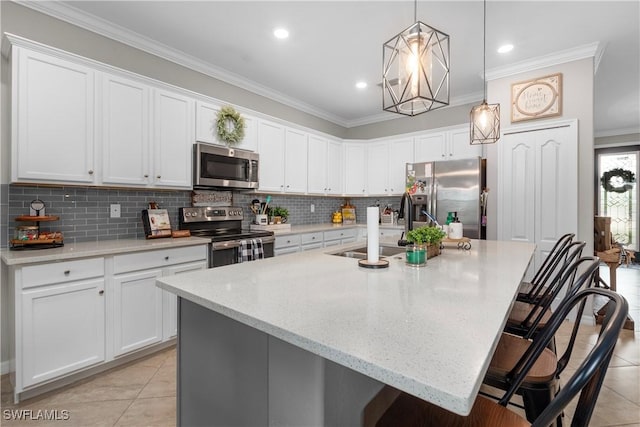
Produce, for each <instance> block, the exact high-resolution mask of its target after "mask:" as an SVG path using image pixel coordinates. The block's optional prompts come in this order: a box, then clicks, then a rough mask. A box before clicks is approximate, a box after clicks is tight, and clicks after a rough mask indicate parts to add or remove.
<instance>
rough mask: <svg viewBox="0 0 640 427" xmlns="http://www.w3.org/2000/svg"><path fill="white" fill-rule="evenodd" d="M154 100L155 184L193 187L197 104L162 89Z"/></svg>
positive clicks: (155, 91) (155, 94) (157, 92)
mask: <svg viewBox="0 0 640 427" xmlns="http://www.w3.org/2000/svg"><path fill="white" fill-rule="evenodd" d="M153 98H154V116H153V121H154V126H153V128H154V132H153V150H154V163H153V183H154V184H155V185H156V186H158V187H173V188H191V185H192V176H191V167H192V155H191V153H192V146H193V140H194V135H193V133H194V132H193V130H194V104H195V101H194V100H193V99H192V98H189V97H186V96H183V95H181V94H178V93H174V92H169V91H165V90H160V89H155V90H154V94H153Z"/></svg>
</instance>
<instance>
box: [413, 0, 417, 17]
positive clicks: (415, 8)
mask: <svg viewBox="0 0 640 427" xmlns="http://www.w3.org/2000/svg"><path fill="white" fill-rule="evenodd" d="M413 22H418V0H414V2H413Z"/></svg>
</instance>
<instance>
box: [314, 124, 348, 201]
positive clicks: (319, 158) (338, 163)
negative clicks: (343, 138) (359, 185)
mask: <svg viewBox="0 0 640 427" xmlns="http://www.w3.org/2000/svg"><path fill="white" fill-rule="evenodd" d="M307 159H308V162H307V168H308V169H307V192H308V193H310V194H341V193H342V144H341V143H339V142H336V141H329V140H328V139H326V138H323V137H320V136H317V135H312V134H309V139H308V154H307Z"/></svg>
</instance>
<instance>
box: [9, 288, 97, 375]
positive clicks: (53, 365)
mask: <svg viewBox="0 0 640 427" xmlns="http://www.w3.org/2000/svg"><path fill="white" fill-rule="evenodd" d="M21 300H22V305H21V311H22V316H21V319H20V320H21V321H22V334H21V337H20V338H22V343H21V344H22V345H21V353H22V358H21V360H20V359H19V360H20V361H19V363H20V365H21V366H20V367H19V369H20V370H21V375H20V376H21V379H22V387H29V386H31V385H34V384H37V383H40V382H43V381H46V380H50V379H52V378H56V377H59V376H62V375H64V374H68V373H71V372H74V371H77V370H78V369H81V368H85V367H88V366H91V365H94V364H96V363H100V362H102V361H104V359H105V341H104V323H105V316H104V309H105V298H104V279H103V278H102V277H100V278H96V279H90V280H81V281H78V282H69V283H60V284H57V285H53V286H41V287H36V288H33V289H26V290H24V291H23V292H22V295H21Z"/></svg>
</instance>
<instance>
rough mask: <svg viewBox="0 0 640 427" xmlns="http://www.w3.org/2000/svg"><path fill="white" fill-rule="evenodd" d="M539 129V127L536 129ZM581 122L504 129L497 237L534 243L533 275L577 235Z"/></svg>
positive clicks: (500, 151) (501, 141)
mask: <svg viewBox="0 0 640 427" xmlns="http://www.w3.org/2000/svg"><path fill="white" fill-rule="evenodd" d="M538 126H540V125H538ZM577 148H578V136H577V121H575V120H573V121H563V122H561V123H554V125H553V126H549V125H548V124H547V126H545V127H544V128H541V127H535V126H528V127H518V128H512V129H508V130H505V131H504V133H503V137H502V139H501V140H500V143H499V156H498V163H499V166H498V174H499V175H498V182H499V188H498V239H499V240H512V241H524V242H530V243H535V244H536V245H537V247H536V255H535V262H534V264H533V266H532V267H533V268H532V269H531V270H530V272H529V274H531V273H532V272H534V271H535V269H537V268H538V267H539V266H540V264H541V263H542V260H543V259H544V258H545V257H546V256H547V255H548V253H549V251H550V250H551V248H552V247H553V245H554V244H555V242H556V241H557V239H558V238H559V237H560V236H562V235H563V234H565V233H576V234H577V231H578V160H577V159H578V155H577Z"/></svg>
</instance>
